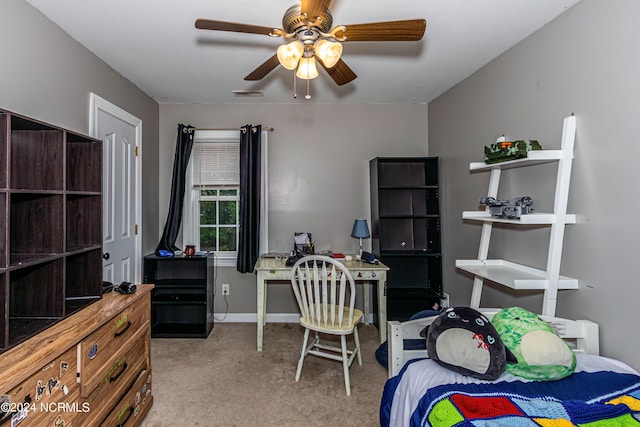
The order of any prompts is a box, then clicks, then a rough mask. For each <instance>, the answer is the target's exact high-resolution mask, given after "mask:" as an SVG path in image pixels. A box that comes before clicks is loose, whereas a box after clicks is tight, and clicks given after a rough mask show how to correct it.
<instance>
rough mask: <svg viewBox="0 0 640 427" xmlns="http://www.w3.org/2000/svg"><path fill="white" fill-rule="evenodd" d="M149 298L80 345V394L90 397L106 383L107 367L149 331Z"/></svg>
mask: <svg viewBox="0 0 640 427" xmlns="http://www.w3.org/2000/svg"><path fill="white" fill-rule="evenodd" d="M148 323H149V296H148V295H147V296H146V297H144V298H141V299H140V300H138V301H137V302H136V303H134V304H132V305H131V306H129V307H127V308H126V309H124V310H123V311H122V312H120V314H118V315H117V316H115V317H114V318H113V319H111V320H110V321H108V322H106V323H105V324H104V325H103V326H101V327H100V328H99V329H97V330H96V331H95V332H94V333H92V334H91V335H89V336H88V337H87V338H86V339H84V340H83V341H81V342H80V350H79V355H78V358H79V362H78V363H79V364H80V366H79V371H80V384H81V386H80V395H81V396H82V397H87V396H88V395H89V394H90V393H91V391H93V389H95V388H96V387H97V385H98V383H99V382H100V381H101V380H102V378H103V376H104V373H103V370H104V369H103V368H104V366H112V365H113V363H114V362H115V361H117V360H118V359H120V358H121V357H122V355H123V352H126V351H127V350H128V349H129V348H131V346H133V344H134V343H135V342H136V341H137V340H139V339H140V338H141V336H142V334H144V332H145V331H146V330H147V328H148Z"/></svg>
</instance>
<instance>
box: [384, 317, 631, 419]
mask: <svg viewBox="0 0 640 427" xmlns="http://www.w3.org/2000/svg"><path fill="white" fill-rule="evenodd" d="M481 311H482V313H483V314H485V315H486V316H487V317H488V318H489V319H492V317H493V315H494V314H495V313H496V312H498V310H481ZM540 317H541V318H542V319H543V320H545V321H546V322H547V323H548V324H549V325H551V327H552V328H553V330H554V331H555V332H556V333H557V335H558V336H560V337H561V338H562V339H563V340H565V341H567V342H568V343H569V344H570V346H571V347H572V349H573V351H574V352H575V353H576V360H577V364H576V369H575V371H574V372H573V373H572V374H571V375H569V376H568V377H566V378H563V379H560V380H556V381H532V380H526V379H523V378H521V377H517V376H514V375H512V374H510V373H509V372H504V373H503V374H502V375H501V376H500V377H499V378H498V379H497V380H494V381H486V380H479V379H477V378H473V377H471V376H466V375H462V374H460V373H458V372H454V371H452V370H450V369H447V368H445V367H443V366H441V365H439V364H438V363H436V362H435V361H433V360H430V359H428V355H427V350H426V349H420V350H415V349H414V350H405V347H412V348H415V341H416V340H420V339H422V340H424V338H423V337H421V336H420V332H421V331H422V330H423V329H424V328H425V326H426V325H429V324H430V323H431V322H432V321H433V319H435V318H434V317H430V318H424V319H416V320H412V321H407V322H397V321H390V322H388V336H389V340H388V345H389V356H388V358H389V360H388V362H389V363H388V369H389V379H388V380H387V382H386V384H385V387H384V391H383V395H382V399H381V405H380V424H381V425H382V426H451V427H453V426H478V427H480V426H484V427H490V426H496V427H498V426H505V427H506V426H509V427H519V426H544V427H551V426H558V427H570V426H589V427H603V426H625V427H626V426H640V421H639V420H640V374H638V372H636V371H635V370H634V369H632V368H631V367H629V366H628V365H626V364H624V363H623V362H620V361H617V360H614V359H610V358H606V357H602V356H599V340H598V325H597V324H595V323H593V322H590V321H586V320H576V321H574V320H568V319H562V318H556V317H546V316H540ZM407 342H413V344H414V345H412V346H406V345H405V343H407Z"/></svg>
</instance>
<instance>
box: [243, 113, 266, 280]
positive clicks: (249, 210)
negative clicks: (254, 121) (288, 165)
mask: <svg viewBox="0 0 640 427" xmlns="http://www.w3.org/2000/svg"><path fill="white" fill-rule="evenodd" d="M261 134H262V126H260V125H257V126H251V125H245V126H243V127H242V129H241V130H240V241H239V242H238V263H237V270H238V271H239V272H240V273H251V272H253V266H254V265H255V263H256V261H257V260H258V257H259V256H260V246H259V245H260V198H261V193H262V192H261V190H260V187H261V178H260V177H261V171H260V169H261V161H260V156H261V150H262V149H261V145H262V142H261Z"/></svg>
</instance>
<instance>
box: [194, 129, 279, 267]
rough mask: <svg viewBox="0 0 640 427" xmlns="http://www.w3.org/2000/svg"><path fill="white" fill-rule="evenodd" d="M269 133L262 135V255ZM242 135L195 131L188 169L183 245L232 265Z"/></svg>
mask: <svg viewBox="0 0 640 427" xmlns="http://www.w3.org/2000/svg"><path fill="white" fill-rule="evenodd" d="M266 134H267V132H266V131H265V132H263V133H262V166H263V167H262V171H263V177H262V180H263V188H262V200H263V206H262V207H261V220H260V224H261V225H260V228H261V230H260V247H261V252H267V249H266V248H267V241H268V222H267V200H268V199H267V194H266V188H267V174H266V169H267V168H266V159H267V135H266ZM239 138H240V132H239V131H217V130H208V131H204V130H197V131H196V133H195V136H194V144H193V150H192V152H191V158H190V160H189V169H188V171H187V187H186V188H187V191H186V193H185V199H186V200H185V211H184V226H183V243H184V244H185V245H186V244H194V245H196V249H197V250H199V251H211V252H215V253H216V255H217V258H216V259H217V261H218V265H220V266H235V265H236V259H237V256H238V238H239V233H240V227H239V215H240V200H239V199H240V150H239V146H240V139H239Z"/></svg>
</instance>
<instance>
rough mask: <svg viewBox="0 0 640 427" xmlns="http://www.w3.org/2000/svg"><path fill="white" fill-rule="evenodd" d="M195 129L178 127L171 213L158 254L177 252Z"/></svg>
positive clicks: (170, 204)
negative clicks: (161, 252) (162, 251)
mask: <svg viewBox="0 0 640 427" xmlns="http://www.w3.org/2000/svg"><path fill="white" fill-rule="evenodd" d="M194 131H195V128H194V127H192V126H189V125H183V124H179V125H178V137H177V139H176V154H175V156H174V158H173V178H172V180H171V199H170V201H169V213H168V214H167V222H166V223H165V224H164V231H163V232H162V237H161V238H160V242H159V243H158V247H157V248H156V254H159V253H160V251H161V250H166V251H171V252H174V251H177V250H180V249H179V248H178V247H177V246H176V238H177V237H178V231H179V230H180V223H181V222H182V205H183V203H184V192H185V180H186V172H187V166H188V165H189V156H191V148H193V133H194Z"/></svg>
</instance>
